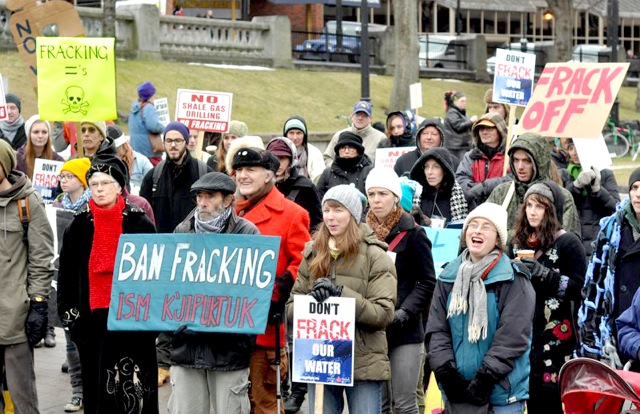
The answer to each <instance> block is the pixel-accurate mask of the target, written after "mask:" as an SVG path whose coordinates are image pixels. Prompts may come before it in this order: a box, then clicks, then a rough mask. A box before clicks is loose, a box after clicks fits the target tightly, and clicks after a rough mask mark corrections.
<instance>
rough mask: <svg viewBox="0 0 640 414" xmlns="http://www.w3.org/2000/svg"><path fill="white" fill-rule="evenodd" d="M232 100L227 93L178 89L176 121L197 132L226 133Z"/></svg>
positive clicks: (230, 95)
mask: <svg viewBox="0 0 640 414" xmlns="http://www.w3.org/2000/svg"><path fill="white" fill-rule="evenodd" d="M232 99H233V94H231V93H227V92H210V91H196V90H191V89H178V98H177V100H176V121H178V122H182V123H183V124H185V125H186V126H187V127H188V128H189V129H195V130H197V131H210V132H220V133H224V132H227V131H229V122H230V121H231V101H232Z"/></svg>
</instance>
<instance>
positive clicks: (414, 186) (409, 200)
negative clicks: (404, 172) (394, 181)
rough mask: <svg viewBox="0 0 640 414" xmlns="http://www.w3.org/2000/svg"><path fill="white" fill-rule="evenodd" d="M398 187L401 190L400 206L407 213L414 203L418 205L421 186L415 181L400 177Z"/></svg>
mask: <svg viewBox="0 0 640 414" xmlns="http://www.w3.org/2000/svg"><path fill="white" fill-rule="evenodd" d="M400 189H401V190H402V197H401V198H400V206H401V207H402V208H403V209H404V211H406V212H407V213H408V212H410V211H411V208H412V207H413V206H414V205H419V203H420V196H421V195H422V186H421V185H420V183H419V182H417V181H414V180H411V179H409V178H407V177H400Z"/></svg>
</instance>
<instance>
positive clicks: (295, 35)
mask: <svg viewBox="0 0 640 414" xmlns="http://www.w3.org/2000/svg"><path fill="white" fill-rule="evenodd" d="M377 42H378V39H376V38H375V37H369V61H370V62H375V61H376V53H377V50H378V49H379V48H378V47H377V46H378V45H377ZM360 48H361V42H360V36H353V35H346V34H343V35H340V36H338V35H336V34H329V35H327V34H326V33H325V32H303V31H295V30H292V31H291V49H292V50H291V52H292V57H293V59H298V60H316V61H324V62H344V63H360Z"/></svg>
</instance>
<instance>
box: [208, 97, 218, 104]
mask: <svg viewBox="0 0 640 414" xmlns="http://www.w3.org/2000/svg"><path fill="white" fill-rule="evenodd" d="M207 103H210V104H214V103H218V97H217V96H214V95H207Z"/></svg>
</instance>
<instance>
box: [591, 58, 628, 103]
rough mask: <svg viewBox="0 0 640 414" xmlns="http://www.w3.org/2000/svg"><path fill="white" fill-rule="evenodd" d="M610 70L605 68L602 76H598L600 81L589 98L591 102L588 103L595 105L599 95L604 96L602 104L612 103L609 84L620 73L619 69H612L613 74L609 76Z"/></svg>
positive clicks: (620, 69)
mask: <svg viewBox="0 0 640 414" xmlns="http://www.w3.org/2000/svg"><path fill="white" fill-rule="evenodd" d="M610 69H611V68H605V69H603V71H602V76H600V80H598V84H597V85H596V88H595V90H594V91H593V95H592V96H591V100H590V101H589V103H597V102H598V100H599V99H600V94H604V103H607V104H609V103H611V102H613V98H614V97H613V94H612V93H611V82H613V80H614V79H615V78H616V77H617V76H618V74H620V71H622V68H621V67H617V68H614V69H613V72H612V73H611V74H610V75H609V70H610Z"/></svg>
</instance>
